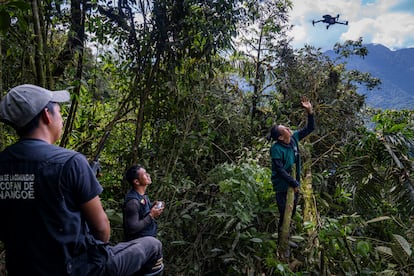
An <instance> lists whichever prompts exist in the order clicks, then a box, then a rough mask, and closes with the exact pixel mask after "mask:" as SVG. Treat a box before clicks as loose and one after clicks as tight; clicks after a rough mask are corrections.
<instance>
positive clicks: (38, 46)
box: [32, 0, 46, 87]
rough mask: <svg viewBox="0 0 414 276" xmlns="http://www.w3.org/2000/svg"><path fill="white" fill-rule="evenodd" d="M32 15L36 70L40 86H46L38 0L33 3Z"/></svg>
mask: <svg viewBox="0 0 414 276" xmlns="http://www.w3.org/2000/svg"><path fill="white" fill-rule="evenodd" d="M32 14H33V29H34V33H35V40H36V43H35V70H36V79H37V83H38V84H39V85H40V86H43V87H45V86H46V81H45V80H46V78H45V73H44V70H43V68H44V56H43V54H44V47H43V41H44V40H43V34H42V31H41V28H40V17H39V6H38V5H37V0H33V1H32Z"/></svg>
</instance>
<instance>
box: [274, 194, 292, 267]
mask: <svg viewBox="0 0 414 276" xmlns="http://www.w3.org/2000/svg"><path fill="white" fill-rule="evenodd" d="M294 199H295V192H294V190H293V188H292V187H289V188H288V191H287V198H286V208H285V215H284V219H283V224H282V229H281V231H280V237H279V248H278V251H279V256H280V257H281V259H282V260H285V261H287V260H288V259H289V234H290V222H291V221H292V212H293V204H294Z"/></svg>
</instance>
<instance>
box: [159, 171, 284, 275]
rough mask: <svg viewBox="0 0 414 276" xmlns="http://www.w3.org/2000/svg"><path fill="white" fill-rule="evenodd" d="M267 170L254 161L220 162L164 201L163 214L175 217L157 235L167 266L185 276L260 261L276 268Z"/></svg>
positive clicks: (259, 265)
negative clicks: (166, 204) (166, 211)
mask: <svg viewBox="0 0 414 276" xmlns="http://www.w3.org/2000/svg"><path fill="white" fill-rule="evenodd" d="M269 174H270V172H269V169H268V168H263V167H260V166H257V165H255V163H241V164H240V165H233V164H222V165H219V166H217V167H216V168H214V169H213V170H212V171H211V172H209V174H208V176H207V178H206V179H205V181H204V182H203V183H200V184H199V185H197V186H195V187H192V188H191V189H189V190H185V191H181V192H180V196H178V194H177V196H178V197H177V198H172V200H169V202H170V204H171V207H170V208H171V209H170V210H169V214H168V216H169V217H171V216H172V215H173V214H172V213H174V217H175V219H174V220H169V221H165V219H163V220H162V224H161V225H160V226H161V227H160V228H161V229H169V231H168V232H164V235H165V236H163V241H164V242H163V244H164V251H165V252H166V253H165V255H166V256H169V257H167V258H170V259H169V260H168V263H170V264H171V265H170V266H169V268H170V269H172V270H177V269H179V268H181V269H183V270H184V271H186V275H199V274H200V273H202V274H203V275H240V274H243V273H246V271H257V272H259V271H263V269H266V265H265V264H267V266H268V267H276V266H277V265H278V263H277V262H276V263H275V262H274V258H275V253H276V244H275V239H274V238H273V237H272V235H271V233H272V232H273V231H274V229H275V227H276V226H275V217H274V213H275V203H274V193H273V191H272V186H271V182H270V180H269V177H268V176H269ZM192 185H194V183H193V184H192ZM179 186H180V187H183V185H182V184H181V185H179ZM194 192H196V193H194ZM180 198H181V199H180ZM183 198H184V199H183ZM173 252H174V254H173ZM263 265H265V267H263ZM267 269H269V268H267ZM176 272H178V271H176Z"/></svg>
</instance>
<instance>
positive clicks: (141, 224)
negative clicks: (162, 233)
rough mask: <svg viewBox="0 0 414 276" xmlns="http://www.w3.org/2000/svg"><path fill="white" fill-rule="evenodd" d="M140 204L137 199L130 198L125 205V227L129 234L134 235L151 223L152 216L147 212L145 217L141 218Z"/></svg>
mask: <svg viewBox="0 0 414 276" xmlns="http://www.w3.org/2000/svg"><path fill="white" fill-rule="evenodd" d="M139 208H140V204H139V202H138V200H136V199H130V200H128V201H127V202H126V204H125V207H124V227H125V229H124V230H125V234H126V235H127V236H134V235H136V234H137V233H139V232H141V231H142V230H143V229H144V228H145V227H147V226H148V225H150V224H151V221H152V218H151V216H150V215H149V214H147V215H146V216H145V217H144V218H143V219H139V212H138V211H139Z"/></svg>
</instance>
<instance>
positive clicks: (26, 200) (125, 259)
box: [0, 84, 163, 275]
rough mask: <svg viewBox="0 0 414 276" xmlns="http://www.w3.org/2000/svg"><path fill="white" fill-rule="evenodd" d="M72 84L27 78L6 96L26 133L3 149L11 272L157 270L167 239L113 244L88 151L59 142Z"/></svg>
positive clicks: (4, 108)
mask: <svg viewBox="0 0 414 276" xmlns="http://www.w3.org/2000/svg"><path fill="white" fill-rule="evenodd" d="M69 101H70V95H69V92H68V91H65V90H61V91H50V90H47V89H45V88H42V87H39V86H35V85H30V84H24V85H20V86H17V87H14V88H12V89H11V90H10V91H9V93H8V94H7V95H6V96H5V97H4V98H3V99H2V101H1V103H0V120H2V121H3V122H5V123H7V124H9V125H11V126H12V127H13V128H15V129H16V131H17V134H18V135H19V136H20V140H19V141H18V142H17V143H15V144H13V145H11V146H9V147H7V148H6V149H5V150H4V151H2V152H0V220H1V221H2V222H3V224H2V226H1V227H0V240H1V241H3V242H4V246H5V249H6V268H7V271H8V275H131V274H133V273H135V272H138V271H139V273H143V274H145V273H147V275H156V274H157V273H159V272H161V271H162V269H163V264H162V255H161V254H162V253H161V252H162V251H161V243H160V241H158V240H157V239H155V238H153V237H144V238H140V239H136V240H132V241H130V242H126V243H119V244H117V245H114V246H110V245H109V244H108V242H109V236H110V226H109V221H108V218H107V215H106V213H105V211H104V209H103V207H102V204H101V201H100V198H99V194H100V193H101V192H102V187H101V185H100V184H99V182H98V181H97V179H96V177H95V174H94V173H93V172H92V169H91V168H90V166H89V164H88V161H87V160H86V158H85V156H83V155H82V154H80V153H78V152H75V151H72V150H68V149H64V148H61V147H58V146H56V145H54V143H55V142H56V141H57V140H58V139H59V138H60V135H61V133H62V128H63V120H62V116H61V113H60V106H59V103H64V102H69Z"/></svg>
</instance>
